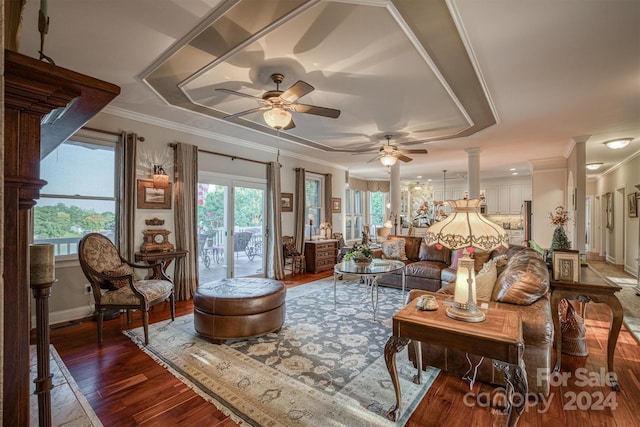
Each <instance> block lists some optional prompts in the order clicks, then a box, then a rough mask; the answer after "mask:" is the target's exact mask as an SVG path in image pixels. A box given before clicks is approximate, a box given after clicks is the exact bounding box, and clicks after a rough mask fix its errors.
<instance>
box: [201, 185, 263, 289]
mask: <svg viewBox="0 0 640 427" xmlns="http://www.w3.org/2000/svg"><path fill="white" fill-rule="evenodd" d="M199 181H200V182H199V183H198V243H199V245H198V246H199V256H200V282H201V283H206V282H207V281H211V280H217V279H221V278H232V277H264V275H265V270H266V265H265V262H266V261H265V260H266V257H265V256H264V252H263V249H264V248H266V243H267V242H266V241H265V226H264V218H265V212H266V211H265V190H266V184H265V183H264V182H261V181H258V180H248V179H241V178H236V179H230V178H227V177H221V176H217V175H214V174H204V173H203V174H201V175H200V179H199Z"/></svg>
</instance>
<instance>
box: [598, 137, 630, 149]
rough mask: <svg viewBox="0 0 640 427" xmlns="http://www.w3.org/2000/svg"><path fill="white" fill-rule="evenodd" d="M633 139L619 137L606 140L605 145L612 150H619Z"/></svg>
mask: <svg viewBox="0 0 640 427" xmlns="http://www.w3.org/2000/svg"><path fill="white" fill-rule="evenodd" d="M632 140H633V138H619V139H612V140H611V141H606V142H605V143H604V145H606V146H607V147H609V148H611V149H612V150H619V149H621V148H624V147H626V146H627V145H629V143H630V142H631V141H632Z"/></svg>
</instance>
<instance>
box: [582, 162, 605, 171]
mask: <svg viewBox="0 0 640 427" xmlns="http://www.w3.org/2000/svg"><path fill="white" fill-rule="evenodd" d="M601 167H602V163H599V162H598V163H587V165H586V168H587V169H589V170H590V171H597V170H598V169H600V168H601Z"/></svg>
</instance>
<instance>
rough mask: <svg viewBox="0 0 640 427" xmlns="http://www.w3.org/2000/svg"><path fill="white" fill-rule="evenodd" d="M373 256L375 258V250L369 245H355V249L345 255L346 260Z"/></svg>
mask: <svg viewBox="0 0 640 427" xmlns="http://www.w3.org/2000/svg"><path fill="white" fill-rule="evenodd" d="M371 258H373V251H372V250H371V249H370V248H369V247H368V246H354V247H353V249H351V250H350V251H349V252H347V253H346V254H345V255H344V259H345V261H351V260H352V259H353V260H356V259H371Z"/></svg>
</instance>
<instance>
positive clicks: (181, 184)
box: [173, 143, 200, 301]
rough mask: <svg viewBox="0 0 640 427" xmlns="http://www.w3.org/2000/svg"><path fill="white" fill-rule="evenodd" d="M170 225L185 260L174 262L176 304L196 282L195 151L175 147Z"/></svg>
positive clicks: (191, 294)
mask: <svg viewBox="0 0 640 427" xmlns="http://www.w3.org/2000/svg"><path fill="white" fill-rule="evenodd" d="M173 173H174V182H173V200H174V209H173V214H174V223H175V239H176V248H177V249H181V250H186V251H187V256H186V257H184V258H182V259H177V260H176V267H175V271H174V274H173V276H174V283H173V285H174V292H175V296H176V299H177V300H178V301H184V300H188V299H189V298H191V297H192V296H193V293H194V292H195V290H196V288H197V286H198V281H199V279H200V278H199V268H198V233H197V231H196V230H197V227H196V225H197V224H198V194H197V187H198V147H196V146H194V145H189V144H183V143H178V144H176V146H175V150H174V168H173Z"/></svg>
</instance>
